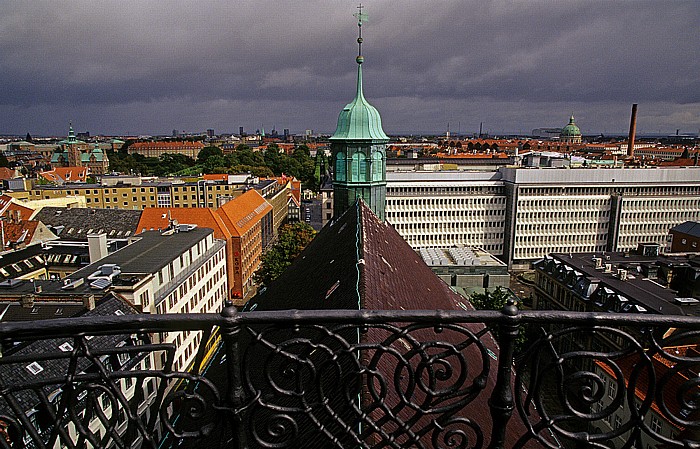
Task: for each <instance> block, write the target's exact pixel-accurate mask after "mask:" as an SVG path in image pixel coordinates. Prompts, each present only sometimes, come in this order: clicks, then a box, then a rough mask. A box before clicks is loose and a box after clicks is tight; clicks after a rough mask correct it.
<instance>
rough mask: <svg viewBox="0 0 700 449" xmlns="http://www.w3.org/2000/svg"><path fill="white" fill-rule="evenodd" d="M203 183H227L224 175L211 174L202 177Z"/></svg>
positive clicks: (226, 176) (226, 177)
mask: <svg viewBox="0 0 700 449" xmlns="http://www.w3.org/2000/svg"><path fill="white" fill-rule="evenodd" d="M202 179H204V180H205V181H228V175H227V174H226V173H212V174H208V175H204V176H202Z"/></svg>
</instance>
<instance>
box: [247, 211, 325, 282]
mask: <svg viewBox="0 0 700 449" xmlns="http://www.w3.org/2000/svg"><path fill="white" fill-rule="evenodd" d="M315 235H316V231H314V228H312V227H311V226H310V225H308V224H307V223H304V222H303V221H300V222H297V223H291V224H287V225H284V226H282V227H281V228H280V231H279V237H278V240H277V243H275V244H274V245H273V246H272V248H270V249H269V250H268V251H267V252H266V253H265V254H264V255H263V257H262V261H261V264H260V268H259V269H258V271H257V272H256V273H255V281H256V282H257V283H258V284H259V285H267V284H269V283H270V282H271V281H273V280H275V279H276V278H277V277H278V276H279V275H280V274H282V272H283V271H284V270H285V269H287V267H288V266H290V265H291V264H292V261H293V260H294V259H295V258H296V257H297V256H298V255H299V253H301V252H302V251H303V249H304V248H306V245H308V244H309V243H310V242H311V240H313V239H314V237H315Z"/></svg>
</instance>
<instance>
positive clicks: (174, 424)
mask: <svg viewBox="0 0 700 449" xmlns="http://www.w3.org/2000/svg"><path fill="white" fill-rule="evenodd" d="M168 377H169V378H170V379H177V378H180V379H183V380H184V382H186V385H187V386H186V387H181V388H179V389H175V390H174V391H171V392H170V393H169V394H168V395H167V396H166V397H165V398H164V399H163V402H162V404H161V405H160V407H159V413H160V418H161V421H162V423H163V426H164V427H165V428H166V429H167V430H168V432H170V433H171V434H172V436H173V437H174V438H180V439H193V440H197V439H201V438H205V437H208V436H209V435H211V434H212V433H213V432H214V430H215V429H216V427H217V426H220V425H222V424H223V423H224V422H225V418H224V416H223V415H224V414H225V412H226V410H227V407H224V406H223V405H222V398H221V394H220V393H219V390H218V388H217V387H216V386H215V385H214V384H213V383H212V382H211V381H209V380H208V379H206V378H204V377H202V376H191V375H187V374H184V373H177V374H176V375H174V376H172V375H171V376H168ZM193 386H194V387H193Z"/></svg>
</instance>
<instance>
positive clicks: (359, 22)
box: [353, 3, 367, 64]
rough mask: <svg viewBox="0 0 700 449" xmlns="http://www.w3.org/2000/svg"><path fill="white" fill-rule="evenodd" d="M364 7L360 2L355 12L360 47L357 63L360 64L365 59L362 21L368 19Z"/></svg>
mask: <svg viewBox="0 0 700 449" xmlns="http://www.w3.org/2000/svg"><path fill="white" fill-rule="evenodd" d="M362 8H364V6H362V3H360V5H359V6H358V7H357V9H358V10H359V11H358V12H356V13H355V14H353V16H355V17H356V18H357V47H358V49H357V52H358V53H357V54H358V56H357V63H358V64H362V61H363V58H362V22H364V21H366V20H367V14H365V13H363V12H362Z"/></svg>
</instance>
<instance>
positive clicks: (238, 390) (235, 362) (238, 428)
mask: <svg viewBox="0 0 700 449" xmlns="http://www.w3.org/2000/svg"><path fill="white" fill-rule="evenodd" d="M237 314H238V309H236V307H235V306H233V305H229V304H227V305H226V307H224V308H223V310H222V311H221V316H222V317H224V318H226V321H225V323H224V324H223V328H222V334H223V342H224V345H225V346H224V347H225V350H226V377H227V380H228V389H227V392H226V398H227V400H228V402H229V405H230V406H231V407H232V408H233V410H234V413H233V426H234V428H233V438H234V440H235V441H234V442H233V443H234V445H235V446H233V447H236V448H239V449H246V448H247V447H248V444H247V442H246V432H245V427H244V425H243V413H242V412H241V410H242V409H243V407H244V405H245V391H244V390H243V377H242V374H241V357H240V347H239V341H238V339H239V337H240V332H241V326H240V325H239V324H237V323H236V322H235V319H234V318H235V317H236V315H237ZM236 444H237V445H236Z"/></svg>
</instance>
